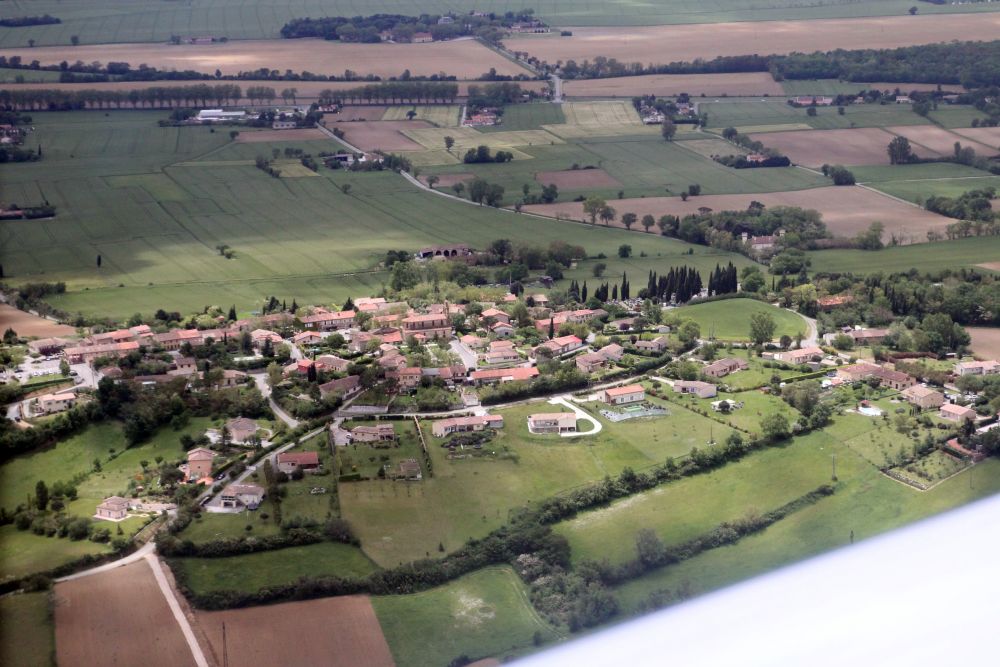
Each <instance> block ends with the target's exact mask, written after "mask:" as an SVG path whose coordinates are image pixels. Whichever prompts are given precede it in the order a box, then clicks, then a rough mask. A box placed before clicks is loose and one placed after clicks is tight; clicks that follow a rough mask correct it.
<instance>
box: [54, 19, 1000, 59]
mask: <svg viewBox="0 0 1000 667" xmlns="http://www.w3.org/2000/svg"><path fill="white" fill-rule="evenodd" d="M572 31H573V36H572V37H559V36H558V35H557V34H556V33H553V34H552V35H551V36H544V37H533V36H525V37H512V38H509V39H505V40H504V44H505V45H506V46H507V48H508V49H510V50H512V51H527V52H528V53H530V54H531V55H533V56H536V57H538V58H541V59H542V60H545V61H548V62H550V63H554V62H556V61H557V60H562V61H566V60H570V59H572V60H576V61H577V62H581V61H583V60H590V61H593V59H594V58H595V57H596V56H606V57H608V58H617V59H618V60H621V61H623V62H627V63H630V62H637V61H638V62H642V63H654V64H659V63H669V62H674V61H691V60H694V59H696V58H714V57H716V56H738V55H747V54H753V53H757V54H761V55H770V54H784V53H791V52H793V51H802V52H805V53H811V52H813V51H826V50H832V49H838V48H840V49H865V48H872V45H873V44H878V47H879V48H883V49H890V48H894V47H898V46H911V45H914V44H931V43H934V42H942V41H947V40H949V39H952V38H960V39H963V40H993V39H996V36H997V35H998V34H1000V14H948V15H942V14H938V15H934V16H930V15H927V16H887V17H880V18H858V19H820V20H815V21H758V22H753V23H708V24H701V25H664V26H648V27H631V26H630V27H623V28H572ZM36 50H37V49H36ZM84 60H86V59H84Z"/></svg>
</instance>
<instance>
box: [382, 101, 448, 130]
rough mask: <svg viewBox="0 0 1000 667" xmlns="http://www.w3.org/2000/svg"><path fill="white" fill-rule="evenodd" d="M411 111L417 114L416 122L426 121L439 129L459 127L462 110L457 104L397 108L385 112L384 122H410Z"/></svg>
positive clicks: (390, 108)
mask: <svg viewBox="0 0 1000 667" xmlns="http://www.w3.org/2000/svg"><path fill="white" fill-rule="evenodd" d="M410 111H415V112H416V115H415V116H414V117H413V119H414V120H425V121H427V122H428V123H431V124H433V125H437V126H438V127H458V119H459V116H460V115H461V112H462V109H461V107H459V106H458V105H457V104H444V105H423V104H417V105H411V106H395V107H389V108H388V109H386V110H385V113H384V114H383V115H382V120H409V117H408V116H407V114H408V113H409V112H410Z"/></svg>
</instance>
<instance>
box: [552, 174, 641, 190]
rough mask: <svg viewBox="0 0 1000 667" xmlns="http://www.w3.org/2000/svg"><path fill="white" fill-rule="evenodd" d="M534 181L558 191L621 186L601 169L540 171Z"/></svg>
mask: <svg viewBox="0 0 1000 667" xmlns="http://www.w3.org/2000/svg"><path fill="white" fill-rule="evenodd" d="M535 180H536V181H537V182H539V183H540V184H542V185H553V184H554V185H555V186H556V187H558V188H559V189H560V190H585V189H587V188H614V187H618V186H619V185H621V183H620V182H618V181H617V180H616V179H614V178H612V177H611V176H610V175H609V174H608V172H606V171H604V170H603V169H567V170H565V171H540V172H538V173H537V174H535Z"/></svg>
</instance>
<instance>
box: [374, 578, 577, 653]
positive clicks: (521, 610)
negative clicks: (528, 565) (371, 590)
mask: <svg viewBox="0 0 1000 667" xmlns="http://www.w3.org/2000/svg"><path fill="white" fill-rule="evenodd" d="M372 605H373V606H374V607H375V613H376V615H377V616H378V621H379V623H380V624H381V625H382V631H383V632H384V633H385V638H386V640H387V641H388V642H389V648H390V649H391V650H392V656H393V658H394V659H395V661H396V665H398V667H418V666H422V665H447V664H449V663H450V662H451V661H452V660H454V659H456V658H458V657H459V656H462V655H465V656H468V657H469V658H472V659H479V658H487V657H497V658H500V657H503V656H507V655H518V654H520V653H523V652H525V651H527V650H528V649H529V648H530V647H531V646H532V645H533V639H534V637H535V635H536V633H537V635H538V636H539V639H540V640H541V641H542V642H549V641H552V640H554V639H557V638H559V636H560V635H559V634H558V633H557V632H556V631H555V630H553V629H552V627H551V626H550V625H549V624H548V623H546V622H545V621H544V620H542V618H541V617H539V615H538V612H536V611H535V609H534V608H533V607H532V606H531V603H530V602H528V596H527V591H526V590H525V586H524V584H523V583H522V582H521V580H520V579H519V578H518V576H517V575H516V574H515V573H514V571H513V570H511V569H510V568H509V567H491V568H486V569H483V570H479V571H477V572H474V573H472V574H469V575H466V576H464V577H462V578H461V579H457V580H455V581H452V582H450V583H448V584H445V585H444V586H440V587H438V588H433V589H431V590H429V591H424V592H422V593H416V594H413V595H387V596H381V597H374V598H372Z"/></svg>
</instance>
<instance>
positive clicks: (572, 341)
mask: <svg viewBox="0 0 1000 667" xmlns="http://www.w3.org/2000/svg"><path fill="white" fill-rule="evenodd" d="M581 347H583V341H582V340H580V339H579V338H577V337H576V336H558V337H556V338H553V339H552V340H547V341H545V342H544V343H542V344H541V345H539V346H538V347H536V348H535V350H536V351H537V350H538V349H539V348H542V349H546V350H548V351H549V352H550V353H551V355H552V356H553V357H558V356H560V355H563V354H568V353H570V352H572V351H573V350H579V349H580V348H581Z"/></svg>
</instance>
